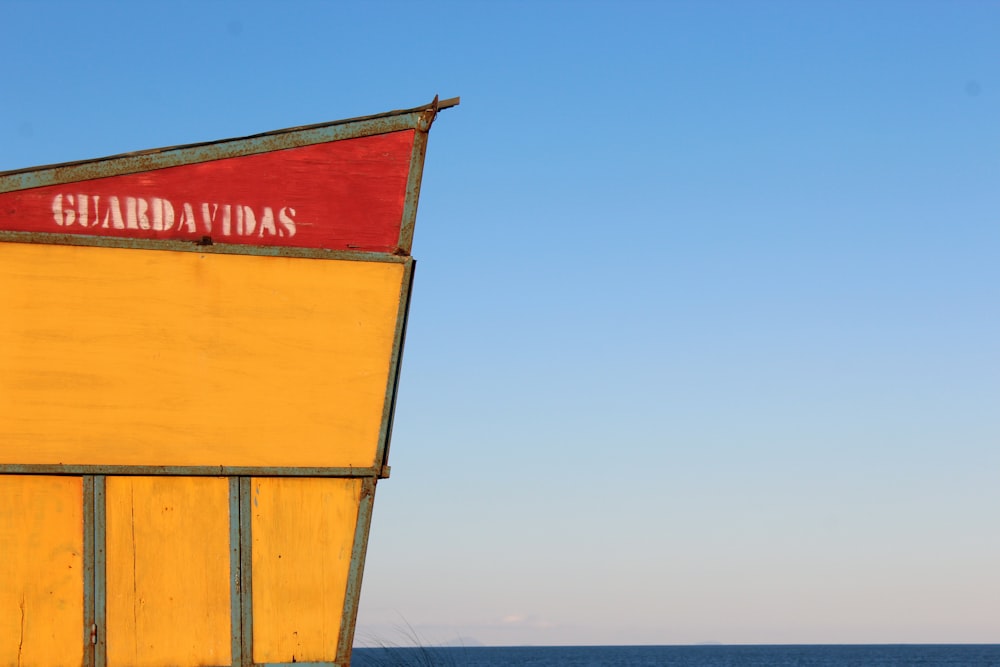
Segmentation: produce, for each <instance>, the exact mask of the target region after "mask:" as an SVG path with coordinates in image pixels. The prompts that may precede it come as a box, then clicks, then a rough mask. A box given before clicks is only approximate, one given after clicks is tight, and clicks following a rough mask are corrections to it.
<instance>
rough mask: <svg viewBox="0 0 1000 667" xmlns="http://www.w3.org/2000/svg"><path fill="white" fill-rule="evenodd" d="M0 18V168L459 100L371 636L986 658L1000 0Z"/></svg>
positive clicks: (414, 313) (425, 240)
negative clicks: (928, 646) (708, 644)
mask: <svg viewBox="0 0 1000 667" xmlns="http://www.w3.org/2000/svg"><path fill="white" fill-rule="evenodd" d="M0 12H2V16H3V21H2V25H0V34H2V35H3V38H2V39H0V58H2V59H3V61H4V62H5V63H6V66H5V67H4V69H3V72H2V73H0V91H2V92H0V99H2V104H0V170H3V169H15V168H22V167H28V166H32V165H36V164H47V163H53V162H64V161H70V160H77V159H86V158H92V157H98V156H102V155H108V154H113V153H119V152H124V151H132V150H138V149H143V148H151V147H157V146H167V145H175V144H181V143H192V142H198V141H211V140H216V139H222V138H226V137H233V136H242V135H247V134H253V133H257V132H263V131H268V130H273V129H278V128H282V127H289V126H295V125H301V124H306V123H315V122H322V121H326V120H334V119H338V118H346V117H351V116H357V115H365V114H371V113H378V112H381V111H387V110H390V109H396V108H404V107H411V106H417V105H419V104H423V103H425V102H428V101H429V100H430V99H431V98H432V97H433V96H434V95H435V94H440V95H441V96H442V97H451V96H456V95H461V97H462V104H461V106H459V107H458V108H456V109H452V110H448V111H446V112H444V113H442V115H441V116H440V117H439V119H438V121H437V123H436V124H435V127H434V129H433V131H432V133H431V138H430V146H429V151H428V157H427V163H426V169H425V175H424V190H423V193H422V197H421V204H420V212H419V215H418V221H417V230H416V237H415V243H414V255H415V256H416V257H417V259H418V261H419V267H418V271H417V281H416V292H415V295H414V301H413V304H412V310H411V319H410V328H409V332H408V337H407V347H406V354H405V361H404V368H403V376H402V386H401V388H400V395H399V403H398V409H397V418H396V425H395V433H394V438H393V449H392V461H391V463H392V467H393V475H392V478H391V479H390V480H389V481H387V482H385V483H384V484H381V485H380V486H379V491H378V497H377V500H376V507H375V519H374V524H373V528H372V534H371V541H370V545H369V554H368V564H367V568H366V573H365V582H364V590H363V597H362V602H361V611H360V617H359V621H358V637H359V639H361V640H362V641H369V642H390V643H406V642H407V636H408V635H409V634H410V633H411V631H410V630H406V629H403V628H405V627H406V626H409V627H410V628H412V631H413V632H415V633H416V634H418V635H419V636H420V637H421V638H422V640H423V641H456V640H459V641H464V642H466V643H471V642H482V643H485V644H613V643H694V642H703V641H720V642H732V643H797V642H803V643H809V642H830V643H839V642H1000V623H998V621H997V619H1000V574H998V569H997V563H998V562H1000V531H997V530H996V526H997V525H1000V447H998V443H1000V420H998V418H997V413H998V410H997V406H998V404H1000V342H998V341H1000V313H998V306H997V304H998V303H1000V263H998V262H997V256H998V250H1000V187H998V176H1000V169H998V167H1000V122H998V121H1000V71H998V63H1000V5H997V4H996V3H990V2H973V1H967V2H958V1H956V2H836V3H834V2H809V3H802V2H768V1H763V0H762V1H760V2H710V1H709V2H660V3H654V2H620V3H610V2H607V3H604V2H533V3H528V2H467V3H451V2H444V3H442V2H421V3H402V2H400V3H377V2H367V3H351V4H348V3H334V2H329V3H320V2H313V3H301V2H300V3H277V2H274V3H266V2H241V3H235V2H208V3H194V2H177V3H174V2H171V3H159V4H153V3H125V2H120V3H93V2H91V3H70V2H65V3H60V2H52V1H42V2H26V1H16V0H0Z"/></svg>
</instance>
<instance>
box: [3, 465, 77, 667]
mask: <svg viewBox="0 0 1000 667" xmlns="http://www.w3.org/2000/svg"><path fill="white" fill-rule="evenodd" d="M83 531H84V527H83V480H82V478H80V477H46V476H31V475H0V582H3V585H2V586H0V664H2V665H18V666H19V667H29V666H32V665H34V666H38V667H61V666H63V665H66V666H70V665H80V664H81V663H82V662H83V657H84V639H85V638H84V632H83V630H84V628H83V621H84V597H83V588H84V563H83V542H84V540H83Z"/></svg>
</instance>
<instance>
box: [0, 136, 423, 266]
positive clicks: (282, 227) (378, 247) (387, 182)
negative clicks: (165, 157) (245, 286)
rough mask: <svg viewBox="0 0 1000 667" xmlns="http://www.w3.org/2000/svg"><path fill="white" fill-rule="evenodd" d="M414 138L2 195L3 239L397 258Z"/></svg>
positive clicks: (333, 145)
mask: <svg viewBox="0 0 1000 667" xmlns="http://www.w3.org/2000/svg"><path fill="white" fill-rule="evenodd" d="M414 135H415V131H414V130H403V131H398V132H390V133H387V134H379V135H374V136H368V137H360V138H356V139H345V140H342V141H332V142H327V143H321V144H315V145H311V146H304V147H300V148H290V149H286V150H280V151H274V152H270V153H261V154H257V155H245V156H241V157H229V158H224V159H218V160H212V161H209V162H201V163H197V164H190V165H182V166H176V167H167V168H164V169H157V170H154V171H148V172H143V173H138V174H128V175H122V176H105V177H103V178H94V179H92V180H87V181H80V182H78V183H70V184H63V185H48V186H44V187H38V188H31V189H28V190H20V191H14V192H9V193H3V194H0V230H9V231H26V232H47V233H56V234H86V235H88V236H117V237H126V238H138V239H170V240H184V241H197V240H200V239H202V238H203V237H205V236H209V237H211V238H212V240H213V241H214V242H215V243H239V244H250V245H273V246H294V247H303V248H327V249H333V250H369V251H375V252H394V251H395V250H396V249H397V243H398V241H399V231H400V225H401V223H402V216H403V206H404V199H405V196H406V185H407V178H408V176H409V171H410V157H411V154H412V150H413V141H414Z"/></svg>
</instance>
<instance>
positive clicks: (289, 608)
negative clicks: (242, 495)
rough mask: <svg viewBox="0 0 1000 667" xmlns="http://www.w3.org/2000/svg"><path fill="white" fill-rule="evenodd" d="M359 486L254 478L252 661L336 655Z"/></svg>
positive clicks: (309, 659) (314, 659) (340, 481)
mask: <svg viewBox="0 0 1000 667" xmlns="http://www.w3.org/2000/svg"><path fill="white" fill-rule="evenodd" d="M361 488H362V482H361V480H360V479H318V478H304V479H303V478H266V477H264V478H260V477H258V478H254V479H253V480H252V483H251V503H252V509H251V516H252V520H251V528H250V530H251V536H252V544H253V556H252V568H253V570H252V572H253V574H252V578H253V628H254V629H253V658H254V661H255V662H258V663H280V662H319V661H332V660H334V659H335V658H336V656H337V648H338V638H339V637H340V634H341V621H342V619H343V611H344V598H345V593H346V590H347V579H348V573H349V570H350V567H351V556H352V552H353V546H354V538H355V527H356V525H357V519H358V504H359V502H360V499H361Z"/></svg>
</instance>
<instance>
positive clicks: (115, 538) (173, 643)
mask: <svg viewBox="0 0 1000 667" xmlns="http://www.w3.org/2000/svg"><path fill="white" fill-rule="evenodd" d="M106 493H107V623H108V627H107V647H108V649H107V650H108V666H109V667H169V666H175V667H188V666H194V665H229V664H231V662H232V650H231V648H232V642H231V636H230V632H231V623H230V604H231V599H230V586H229V581H230V576H231V574H232V573H231V572H230V558H229V546H230V545H229V481H228V480H227V479H225V478H218V477H108V478H107V492H106Z"/></svg>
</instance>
